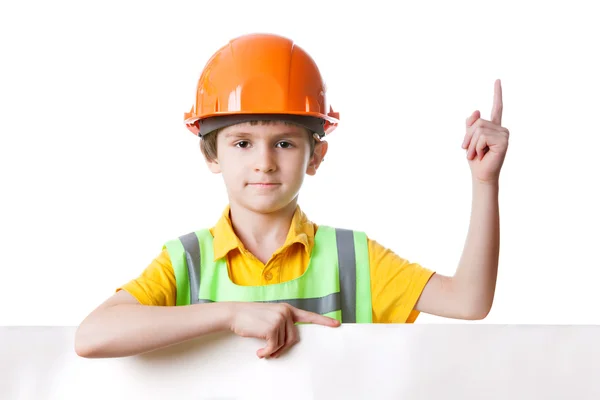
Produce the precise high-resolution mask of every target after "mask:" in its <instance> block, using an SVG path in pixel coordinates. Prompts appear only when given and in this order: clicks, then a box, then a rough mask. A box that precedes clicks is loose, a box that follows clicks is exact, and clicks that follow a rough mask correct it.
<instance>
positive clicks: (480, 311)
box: [461, 304, 492, 321]
mask: <svg viewBox="0 0 600 400" xmlns="http://www.w3.org/2000/svg"><path fill="white" fill-rule="evenodd" d="M491 309H492V305H491V304H489V305H477V306H475V307H473V306H470V307H464V308H463V310H464V312H463V313H462V315H461V319H465V320H469V321H480V320H483V319H485V318H487V316H488V315H489V313H490V311H491Z"/></svg>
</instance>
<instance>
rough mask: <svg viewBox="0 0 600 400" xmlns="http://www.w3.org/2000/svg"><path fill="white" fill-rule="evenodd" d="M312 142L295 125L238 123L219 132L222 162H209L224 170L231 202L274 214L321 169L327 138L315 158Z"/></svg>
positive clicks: (318, 146) (213, 168) (217, 170)
mask: <svg viewBox="0 0 600 400" xmlns="http://www.w3.org/2000/svg"><path fill="white" fill-rule="evenodd" d="M310 140H314V139H313V138H312V136H310V135H309V133H308V132H307V130H306V129H304V128H301V127H299V126H296V125H286V124H283V123H278V122H274V123H270V124H265V125H251V124H250V123H244V124H238V125H233V126H229V127H226V128H224V129H223V130H222V131H221V132H220V133H219V134H218V137H217V160H215V161H210V160H207V164H208V167H209V168H210V170H211V171H212V172H214V173H222V174H223V179H224V181H225V186H226V187H227V192H228V195H229V200H230V202H235V203H237V204H238V205H240V206H243V207H244V208H246V209H249V210H253V211H255V212H261V213H270V212H274V211H277V210H280V209H282V208H284V207H286V206H288V205H289V204H290V203H292V202H294V203H295V201H296V198H297V196H298V193H299V191H300V187H301V186H302V183H303V181H304V174H309V175H314V174H315V173H316V170H317V168H318V166H319V164H320V163H321V161H322V159H323V157H324V156H325V153H326V152H327V142H320V141H319V142H317V143H316V144H315V150H314V154H313V156H312V157H311V154H310V142H309V141H310Z"/></svg>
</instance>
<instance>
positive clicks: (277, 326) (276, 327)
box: [230, 303, 340, 358]
mask: <svg viewBox="0 0 600 400" xmlns="http://www.w3.org/2000/svg"><path fill="white" fill-rule="evenodd" d="M296 322H308V323H313V324H319V325H324V326H330V327H338V326H340V323H339V321H337V320H335V319H333V318H329V317H325V316H323V315H320V314H315V313H312V312H308V311H304V310H300V309H298V308H295V307H292V306H290V305H289V304H286V303H275V304H273V303H235V305H234V307H233V315H232V321H231V326H230V329H231V331H232V332H233V333H235V334H236V335H239V336H242V337H254V338H259V339H265V340H266V341H267V344H266V346H265V347H263V348H262V349H259V350H258V351H257V352H256V355H257V356H258V357H260V358H265V357H266V358H277V357H279V355H281V353H283V352H284V351H286V350H287V349H289V348H290V347H291V346H293V345H294V344H296V343H298V341H299V335H298V328H297V327H296V325H295V323H296Z"/></svg>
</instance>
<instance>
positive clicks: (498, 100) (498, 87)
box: [491, 79, 503, 125]
mask: <svg viewBox="0 0 600 400" xmlns="http://www.w3.org/2000/svg"><path fill="white" fill-rule="evenodd" d="M502 108H503V104H502V83H501V82H500V79H496V82H495V84H494V105H493V106H492V119H491V120H492V122H493V123H494V124H496V125H502Z"/></svg>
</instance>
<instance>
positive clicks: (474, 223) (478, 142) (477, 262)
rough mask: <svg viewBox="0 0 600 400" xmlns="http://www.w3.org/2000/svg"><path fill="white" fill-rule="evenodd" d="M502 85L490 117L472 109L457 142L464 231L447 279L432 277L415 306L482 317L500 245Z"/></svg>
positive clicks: (503, 151) (493, 285) (497, 87)
mask: <svg viewBox="0 0 600 400" xmlns="http://www.w3.org/2000/svg"><path fill="white" fill-rule="evenodd" d="M502 110H503V103H502V86H501V84H500V80H496V82H495V90H494V104H493V107H492V113H491V120H490V121H486V120H484V119H481V118H480V113H479V111H475V112H474V113H473V114H472V115H471V116H470V117H469V118H467V121H466V128H467V132H466V135H465V138H464V141H463V145H462V147H463V149H465V150H466V153H467V159H468V160H469V167H470V168H471V175H472V182H473V189H472V207H471V221H470V224H469V232H468V234H467V239H466V243H465V248H464V250H463V253H462V257H461V259H460V262H459V265H458V268H457V270H456V273H455V274H454V276H453V277H447V276H442V275H434V276H433V277H432V278H431V279H430V281H429V282H428V284H427V286H426V287H425V288H424V289H423V293H422V294H421V297H420V299H419V301H418V302H417V305H416V309H417V310H419V311H422V312H425V313H429V314H435V315H440V316H444V317H449V318H460V319H483V318H485V317H486V316H487V314H488V313H489V311H490V309H491V307H492V302H493V299H494V292H495V288H496V277H497V272H498V257H499V248H500V217H499V207H498V190H499V183H498V182H499V176H500V170H501V168H502V164H503V163H504V158H505V156H506V151H507V149H508V137H509V131H508V129H506V128H503V127H502V126H501V123H502Z"/></svg>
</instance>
